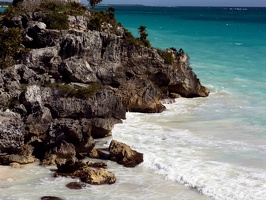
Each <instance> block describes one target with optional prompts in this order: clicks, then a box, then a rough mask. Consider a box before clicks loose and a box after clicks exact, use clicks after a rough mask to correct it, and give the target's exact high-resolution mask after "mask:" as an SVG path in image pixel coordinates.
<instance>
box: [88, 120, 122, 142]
mask: <svg viewBox="0 0 266 200" xmlns="http://www.w3.org/2000/svg"><path fill="white" fill-rule="evenodd" d="M118 123H122V121H121V120H118V119H115V118H93V119H91V125H92V129H91V135H92V137H93V138H103V137H105V136H110V134H111V131H112V129H113V128H114V125H115V124H118Z"/></svg>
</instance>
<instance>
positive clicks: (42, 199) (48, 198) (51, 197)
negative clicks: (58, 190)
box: [41, 196, 63, 200]
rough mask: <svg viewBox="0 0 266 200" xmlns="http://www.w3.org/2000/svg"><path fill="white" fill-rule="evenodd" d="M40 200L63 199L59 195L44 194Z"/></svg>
mask: <svg viewBox="0 0 266 200" xmlns="http://www.w3.org/2000/svg"><path fill="white" fill-rule="evenodd" d="M41 200H63V199H61V198H59V197H55V196H44V197H41Z"/></svg>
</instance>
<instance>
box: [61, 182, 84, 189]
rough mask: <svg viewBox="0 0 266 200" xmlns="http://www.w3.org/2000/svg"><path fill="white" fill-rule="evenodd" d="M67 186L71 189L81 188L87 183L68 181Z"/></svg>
mask: <svg viewBox="0 0 266 200" xmlns="http://www.w3.org/2000/svg"><path fill="white" fill-rule="evenodd" d="M66 187H68V188H69V189H74V190H80V189H82V188H84V187H86V184H85V183H82V182H71V183H68V184H67V185H66Z"/></svg>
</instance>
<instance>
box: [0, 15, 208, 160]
mask: <svg viewBox="0 0 266 200" xmlns="http://www.w3.org/2000/svg"><path fill="white" fill-rule="evenodd" d="M85 13H86V14H85V15H84V14H83V15H77V14H75V15H67V16H68V28H66V29H60V30H57V29H53V28H51V24H49V23H51V22H50V21H49V20H48V17H49V16H48V14H47V13H45V12H43V11H39V10H35V11H31V12H22V13H17V14H13V15H11V16H10V13H8V14H6V15H2V16H1V20H0V28H1V35H2V36H3V35H5V34H6V35H10V33H13V32H14V30H19V36H18V37H19V40H18V41H19V44H17V45H19V48H20V47H21V48H23V49H24V51H23V53H21V54H16V55H15V56H14V55H12V56H13V57H12V58H15V59H14V60H15V62H13V63H12V65H10V66H6V63H4V64H3V62H2V66H1V67H0V153H1V156H0V163H2V164H9V163H11V162H19V163H26V162H27V160H28V162H33V161H34V158H38V159H41V161H42V163H43V164H45V165H50V164H56V163H64V162H65V161H66V160H67V159H68V158H69V157H73V156H74V157H75V156H79V155H81V154H84V153H85V154H88V153H90V152H91V150H92V149H93V147H94V145H95V142H94V138H101V137H105V136H107V135H109V134H110V132H111V130H112V128H113V126H114V125H115V124H116V123H120V122H121V119H125V113H126V111H133V112H150V113H153V112H162V111H163V110H164V108H165V107H164V106H163V104H162V103H161V100H162V98H165V97H167V96H169V95H170V94H171V93H176V94H179V95H181V96H183V97H188V98H192V97H206V96H208V94H209V90H208V89H207V88H205V87H204V86H202V85H201V84H200V81H199V79H198V78H197V76H196V75H195V74H194V72H193V71H192V69H191V67H190V66H189V58H188V55H186V54H185V53H184V52H183V51H176V50H175V49H174V48H172V49H168V50H167V51H161V50H158V49H156V48H152V47H145V46H144V45H141V44H139V43H134V42H132V40H129V39H128V38H127V37H126V34H127V31H126V30H125V29H124V28H123V27H122V26H120V25H115V26H114V25H112V23H108V22H102V23H101V24H100V28H98V29H97V28H95V27H94V26H91V23H90V22H92V21H93V20H95V18H93V16H95V13H91V12H90V11H85ZM111 16H112V15H111ZM55 20H56V19H55ZM91 27H94V28H91ZM12 31H13V32H12ZM6 37H7V36H6ZM7 38H8V37H7ZM19 48H18V49H19ZM2 52H3V51H2ZM166 55H167V56H168V58H169V55H170V61H171V62H168V61H167V60H166V58H165V56H166ZM7 58H8V57H7V55H6V54H5V55H4V54H3V55H1V59H2V60H4V61H6V62H7V61H8V60H7ZM20 159H21V160H20Z"/></svg>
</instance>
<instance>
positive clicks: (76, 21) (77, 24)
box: [68, 16, 88, 31]
mask: <svg viewBox="0 0 266 200" xmlns="http://www.w3.org/2000/svg"><path fill="white" fill-rule="evenodd" d="M68 21H69V27H70V28H71V29H76V30H81V31H84V30H87V29H88V28H87V27H88V18H87V17H85V16H69V17H68Z"/></svg>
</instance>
